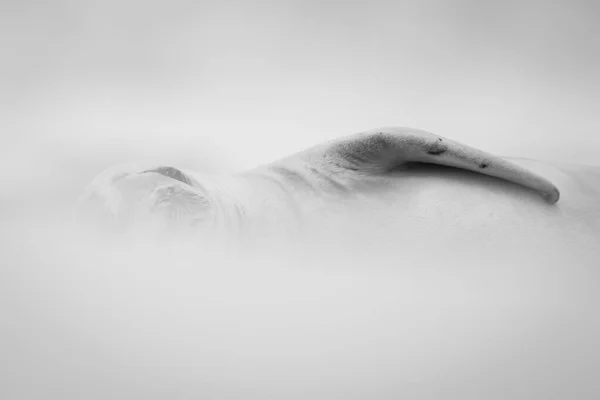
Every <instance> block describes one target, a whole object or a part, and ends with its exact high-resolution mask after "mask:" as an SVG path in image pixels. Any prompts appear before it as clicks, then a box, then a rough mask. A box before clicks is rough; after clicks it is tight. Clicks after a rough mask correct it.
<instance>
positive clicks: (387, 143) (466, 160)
mask: <svg viewBox="0 0 600 400" xmlns="http://www.w3.org/2000/svg"><path fill="white" fill-rule="evenodd" d="M322 150H323V152H324V154H323V156H324V157H325V158H326V159H328V160H329V161H330V162H334V163H336V165H338V166H343V167H345V168H348V169H350V170H353V171H363V172H368V173H385V172H389V171H390V170H392V169H394V168H397V167H398V166H400V165H402V164H405V163H408V162H422V163H430V164H439V165H447V166H451V167H456V168H461V169H466V170H469V171H474V172H477V173H480V174H485V175H490V176H494V177H497V178H502V179H505V180H507V181H510V182H514V183H517V184H519V185H522V186H525V187H528V188H531V189H535V190H537V191H540V192H542V193H543V194H544V195H545V197H546V199H547V201H548V202H549V203H551V204H554V203H556V202H557V201H558V199H559V197H560V193H559V190H558V189H557V188H556V186H554V184H552V182H550V181H549V180H547V179H545V178H543V177H541V176H539V175H537V174H535V173H533V172H531V171H528V170H527V169H525V168H522V167H520V166H518V165H516V164H513V163H511V162H510V161H507V160H504V159H502V158H500V157H498V156H494V155H492V154H489V153H486V152H484V151H482V150H478V149H475V148H473V147H469V146H467V145H464V144H461V143H458V142H455V141H452V140H450V139H446V138H444V137H442V136H438V135H434V134H432V133H429V132H426V131H422V130H418V129H411V128H382V129H375V130H372V131H368V132H364V133H360V134H356V135H352V136H349V137H346V138H342V139H338V140H335V141H333V142H331V143H329V144H327V145H326V147H324V148H323V149H322Z"/></svg>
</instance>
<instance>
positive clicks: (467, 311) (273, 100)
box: [0, 0, 600, 400]
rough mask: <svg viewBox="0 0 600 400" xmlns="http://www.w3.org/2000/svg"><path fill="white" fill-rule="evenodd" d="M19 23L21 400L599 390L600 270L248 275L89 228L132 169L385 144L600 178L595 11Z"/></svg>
mask: <svg viewBox="0 0 600 400" xmlns="http://www.w3.org/2000/svg"><path fill="white" fill-rule="evenodd" d="M0 11H1V14H0V45H1V48H2V52H1V53H0V61H1V62H0V72H1V77H0V129H1V130H0V132H2V146H1V148H0V181H1V182H2V189H1V192H0V202H1V203H0V206H1V207H0V210H1V211H0V216H1V217H2V224H1V225H0V315H2V319H1V320H0V321H1V322H0V343H1V344H0V353H1V354H2V357H0V358H1V360H0V397H1V398H2V399H7V400H12V399H54V398H57V399H59V398H60V399H71V398H73V399H96V398H98V399H105V398H115V399H137V398H140V399H142V398H143V399H154V398H156V399H165V398H168V399H188V398H189V399H195V398H211V399H234V398H236V399H237V398H244V399H261V400H262V399H269V398H273V399H306V398H314V399H334V398H335V399H337V398H344V399H354V398H355V399H367V398H378V399H379V398H380V399H384V398H390V399H392V398H398V397H399V396H405V397H409V398H427V399H438V398H439V399H442V398H443V399H448V398H450V399H453V398H460V399H466V398H472V399H479V398H498V399H500V398H502V399H504V398H515V399H516V398H522V399H531V398H543V399H551V398H557V399H564V398H567V397H568V398H577V399H587V398H589V399H592V398H598V397H599V396H600V386H599V383H598V382H597V380H594V379H592V375H593V372H594V371H597V370H599V369H600V355H599V354H598V350H597V349H598V348H600V346H598V343H597V341H598V340H597V338H598V337H600V336H599V334H600V332H598V331H599V329H600V326H599V324H598V320H597V317H594V315H595V314H596V312H595V311H596V310H595V309H594V306H595V304H597V296H596V295H592V293H593V292H594V291H596V292H597V290H596V289H597V287H596V286H595V285H594V282H596V281H597V274H595V273H592V272H590V271H589V270H584V269H577V268H574V269H573V270H572V271H571V272H569V270H568V269H565V268H558V267H557V268H555V269H552V270H548V271H546V274H545V275H544V274H542V275H543V278H540V271H539V270H536V269H532V268H529V269H528V268H525V270H524V271H523V270H521V269H519V266H514V267H511V268H506V269H504V270H499V269H494V267H495V265H493V264H492V263H490V262H488V263H487V264H485V265H484V266H485V268H483V269H482V270H479V271H478V270H477V269H476V268H474V267H475V266H481V265H482V264H479V260H478V259H477V257H476V255H485V253H484V251H483V250H481V251H480V252H478V253H476V255H470V256H469V254H467V253H466V254H461V253H460V252H458V251H456V252H455V253H454V254H452V253H451V252H450V253H448V252H446V253H443V254H434V253H435V252H434V251H431V253H432V254H428V255H429V257H430V264H428V265H430V266H431V267H430V268H425V269H422V270H420V269H418V268H411V267H410V266H413V265H423V263H422V262H421V263H420V264H419V263H416V262H415V259H412V258H411V257H416V256H415V254H416V252H414V251H413V252H412V253H410V254H406V253H403V257H404V260H405V263H404V264H403V266H404V267H403V268H395V267H394V266H396V265H397V264H390V260H391V259H397V257H399V255H398V254H396V253H393V252H391V250H390V249H387V251H388V252H387V253H382V254H378V256H377V257H373V256H372V255H371V254H370V253H369V249H368V248H367V249H361V255H357V256H356V257H354V258H352V257H350V258H351V259H349V260H348V259H345V260H344V262H342V261H340V260H332V259H329V258H327V257H323V259H322V260H321V262H320V263H314V262H313V263H310V264H309V265H308V264H303V263H302V262H301V261H300V260H296V262H290V261H289V260H288V261H286V262H285V263H282V262H281V259H280V258H278V255H277V254H276V253H274V254H273V257H267V259H266V260H265V259H260V260H246V261H245V262H243V263H241V262H235V263H233V262H230V261H226V260H223V259H222V258H221V257H219V256H218V255H215V254H212V255H211V254H209V253H208V254H207V253H199V252H198V250H197V249H195V248H189V247H176V248H175V249H173V248H167V249H163V248H156V247H150V246H148V245H147V244H144V243H132V242H123V243H122V244H120V245H117V246H116V247H115V246H106V243H103V242H104V238H99V237H96V238H94V239H93V240H90V238H89V237H87V236H83V235H80V234H78V233H77V232H73V231H72V229H71V226H70V225H69V218H70V212H71V207H72V205H73V202H74V200H75V198H76V196H77V195H78V194H79V193H80V192H81V190H82V189H83V187H84V186H85V184H86V183H88V182H89V181H90V180H91V179H92V178H93V177H94V175H95V174H97V173H99V172H100V171H102V170H103V169H104V168H106V167H108V166H110V165H113V164H115V163H121V162H129V161H135V162H137V163H139V164H140V165H142V166H145V165H153V164H171V165H177V166H179V167H183V168H190V169H195V170H198V171H203V172H219V173H228V172H233V171H238V170H241V169H244V168H249V167H252V166H254V165H256V164H260V163H266V162H269V161H271V160H273V159H276V158H279V157H282V156H285V155H287V154H290V153H293V152H295V151H299V150H301V149H303V148H305V147H309V146H312V145H314V144H316V143H318V142H321V141H324V140H327V139H330V138H334V137H337V136H340V135H344V134H349V133H354V132H358V131H361V130H366V129H371V128H375V127H379V126H412V127H417V128H421V129H426V130H428V131H431V132H435V133H437V134H440V135H443V136H447V137H449V138H452V139H454V140H457V141H461V142H464V143H466V144H469V145H471V146H474V147H478V148H481V149H483V150H486V151H489V152H492V153H495V154H499V155H512V156H521V157H528V158H538V159H545V160H556V161H565V162H576V163H582V164H589V165H600V163H599V162H598V157H597V152H598V150H600V135H598V133H597V132H598V130H599V129H600V109H599V107H600V98H599V93H600V76H599V75H598V73H597V71H598V70H600V51H599V50H600V32H599V29H600V28H599V25H598V19H599V17H600V8H599V7H598V5H597V4H595V3H594V2H585V1H569V2H567V1H558V2H552V4H550V3H548V2H542V1H524V2H516V1H505V2H489V1H483V2H481V1H480V2H473V1H452V2H444V1H420V2H381V1H379V2H378V1H370V2H366V1H365V2H359V1H353V2H316V1H302V2H300V1H280V2H260V1H259V2H240V1H238V2H204V1H197V2H188V1H185V2H184V1H178V2H173V1H172V2H158V1H145V2H141V1H133V0H126V1H120V2H116V1H104V2H92V1H89V0H83V1H54V2H45V3H44V2H35V1H4V2H2V3H1V4H0ZM405 234H406V235H408V234H409V233H405ZM357 246H358V244H357ZM358 248H359V247H355V248H353V250H357V249H358ZM398 250H402V249H401V248H399V249H398ZM411 254H412V255H411ZM570 257H571V255H564V256H563V258H562V259H561V260H560V261H564V262H566V263H568V261H569V259H570ZM558 258H560V257H558ZM487 261H489V260H487ZM557 264H558V262H557ZM440 265H443V268H442V267H440ZM465 265H466V266H465ZM505 267H506V266H505ZM592 300H594V302H592Z"/></svg>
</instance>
